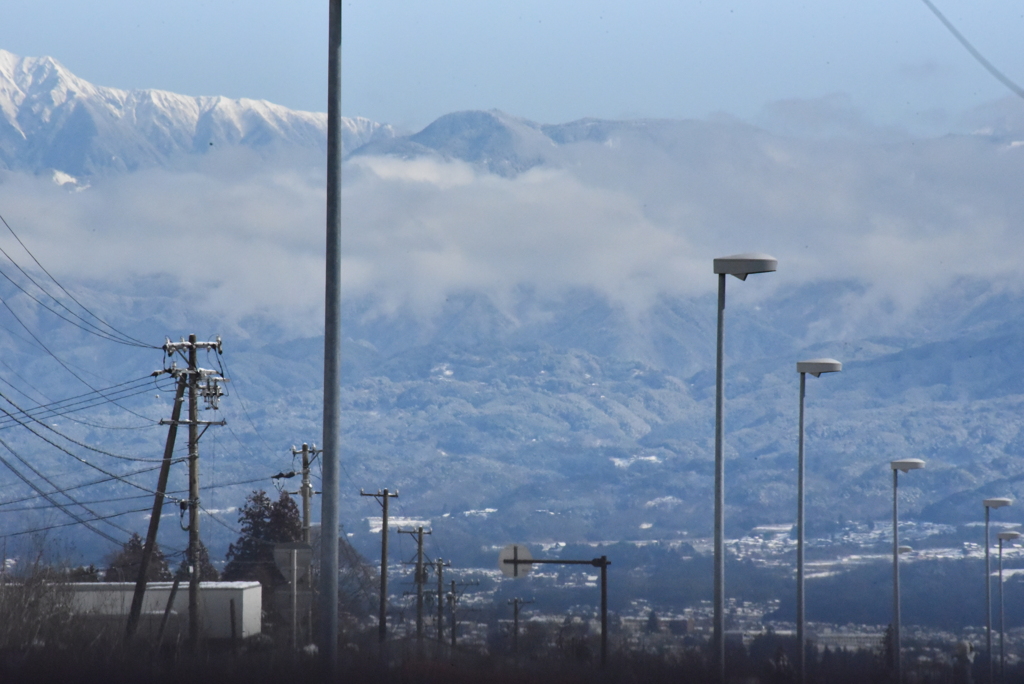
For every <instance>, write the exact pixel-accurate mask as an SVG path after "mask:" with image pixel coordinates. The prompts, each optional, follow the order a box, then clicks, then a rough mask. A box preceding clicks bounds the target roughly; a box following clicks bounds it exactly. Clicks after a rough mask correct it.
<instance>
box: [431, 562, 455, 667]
mask: <svg viewBox="0 0 1024 684" xmlns="http://www.w3.org/2000/svg"><path fill="white" fill-rule="evenodd" d="M434 565H435V566H436V568H437V647H438V648H437V656H438V657H440V656H441V644H443V643H444V561H443V560H441V559H440V558H438V559H437V560H436V561H434ZM449 565H451V563H449Z"/></svg>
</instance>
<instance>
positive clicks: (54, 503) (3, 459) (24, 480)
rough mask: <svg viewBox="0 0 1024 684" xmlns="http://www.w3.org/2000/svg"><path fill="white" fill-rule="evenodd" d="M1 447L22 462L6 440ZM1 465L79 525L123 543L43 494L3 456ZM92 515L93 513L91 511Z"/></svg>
mask: <svg viewBox="0 0 1024 684" xmlns="http://www.w3.org/2000/svg"><path fill="white" fill-rule="evenodd" d="M0 445H2V446H3V447H4V448H5V449H7V451H9V452H11V453H12V454H14V456H15V457H17V458H18V460H22V459H21V457H20V456H18V454H17V453H16V452H15V451H14V450H13V449H11V447H10V446H8V445H7V442H5V441H4V440H2V439H0ZM22 462H24V461H22ZM0 463H2V464H3V465H5V466H7V469H8V470H10V471H11V472H12V473H14V474H15V475H16V476H17V477H18V479H20V480H21V481H22V482H24V483H25V484H27V485H28V486H29V487H31V488H32V489H34V490H35V491H37V492H39V494H40V496H42V497H43V498H45V499H46V500H47V501H49V502H50V503H52V504H53V505H54V506H56V507H57V508H59V509H60V510H61V511H62V512H63V513H65V514H66V515H67V516H68V517H70V518H73V519H74V520H76V521H77V522H78V523H79V524H81V525H84V526H85V527H86V528H87V529H89V530H91V531H92V532H95V533H96V534H98V535H99V536H101V537H103V538H104V539H106V540H107V541H109V542H112V543H114V544H120V543H121V542H120V541H118V540H117V539H115V538H114V537H112V536H110V535H109V534H107V533H106V532H104V531H103V530H101V529H99V528H97V527H94V526H93V525H91V524H90V522H89V521H88V520H85V519H83V518H82V516H80V515H78V514H77V513H75V512H74V511H72V510H69V508H68V507H67V506H65V505H63V504H60V503H58V502H57V500H56V499H54V498H52V495H50V494H46V493H44V492H43V490H42V489H41V488H40V487H39V485H37V484H36V483H35V482H33V481H32V480H31V478H28V477H26V476H25V475H24V474H23V473H22V472H21V471H20V470H18V469H17V468H15V467H14V466H13V465H12V464H11V462H10V461H8V460H7V459H6V458H4V457H3V456H0ZM48 484H50V486H51V487H54V485H53V484H52V483H49V482H48ZM61 493H62V494H64V493H63V492H61ZM64 496H67V495H66V494H64ZM86 510H88V509H86ZM90 513H91V511H90ZM92 515H93V517H95V516H96V514H95V513H93V514H92Z"/></svg>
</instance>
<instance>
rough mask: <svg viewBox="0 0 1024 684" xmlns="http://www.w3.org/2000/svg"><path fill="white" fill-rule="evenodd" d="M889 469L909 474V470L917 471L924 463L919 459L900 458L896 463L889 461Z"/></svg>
mask: <svg viewBox="0 0 1024 684" xmlns="http://www.w3.org/2000/svg"><path fill="white" fill-rule="evenodd" d="M889 467H890V468H892V469H893V470H899V471H901V472H904V473H906V472H910V471H911V470H919V469H921V468H924V461H922V460H921V459H919V458H902V459H900V460H898V461H891V462H890V463H889Z"/></svg>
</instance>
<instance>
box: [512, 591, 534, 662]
mask: <svg viewBox="0 0 1024 684" xmlns="http://www.w3.org/2000/svg"><path fill="white" fill-rule="evenodd" d="M509 603H511V604H512V655H513V656H515V657H516V658H517V659H518V658H519V607H520V606H525V605H526V604H528V603H533V601H524V600H523V599H521V598H514V599H509Z"/></svg>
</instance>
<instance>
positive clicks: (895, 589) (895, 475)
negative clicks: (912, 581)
mask: <svg viewBox="0 0 1024 684" xmlns="http://www.w3.org/2000/svg"><path fill="white" fill-rule="evenodd" d="M898 483H899V471H898V470H896V469H893V471H892V614H893V618H892V627H893V635H892V640H893V644H892V657H893V664H894V665H895V669H896V684H902V682H903V657H902V656H901V654H900V530H899V509H898V504H897V501H898V499H897V496H896V494H897V489H898Z"/></svg>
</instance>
